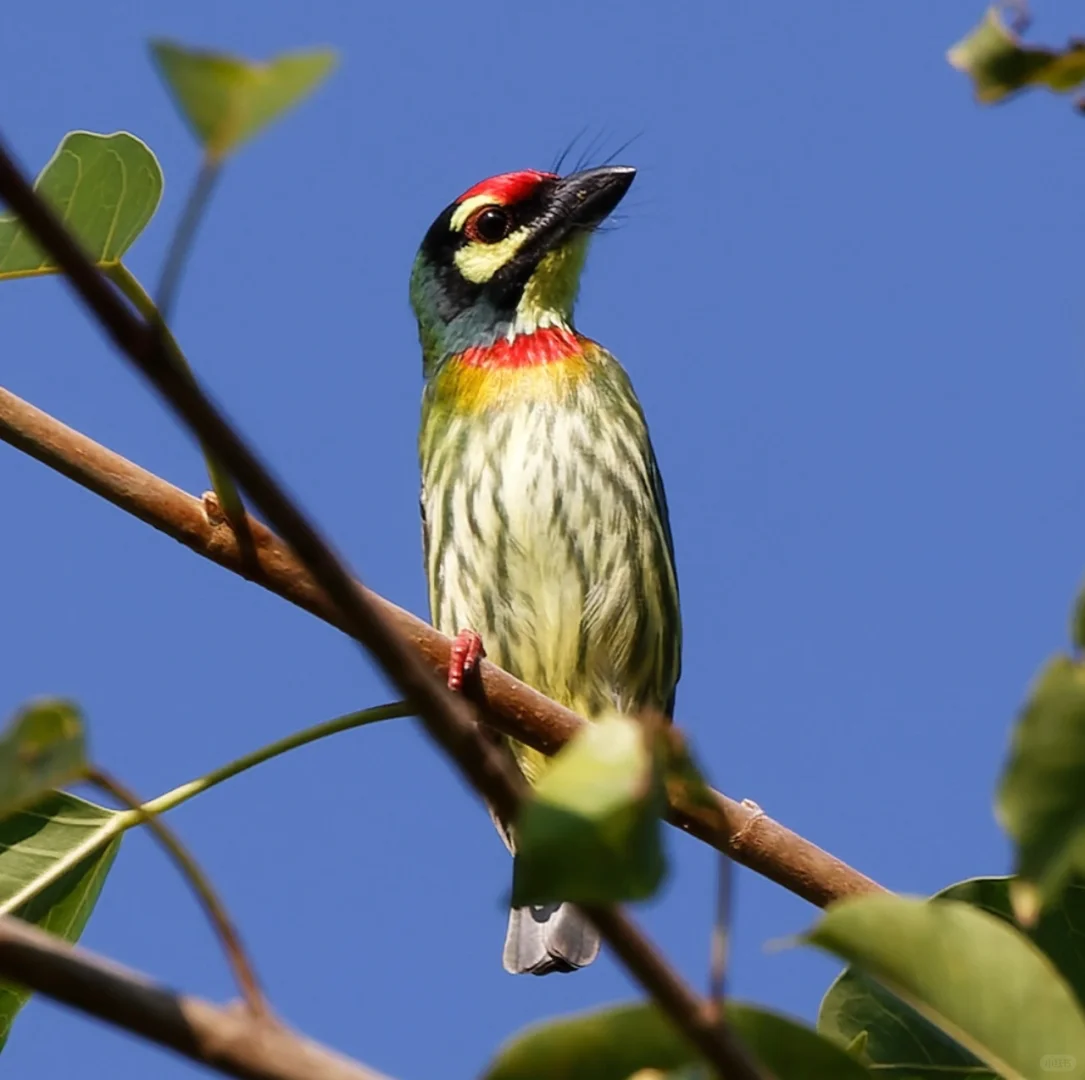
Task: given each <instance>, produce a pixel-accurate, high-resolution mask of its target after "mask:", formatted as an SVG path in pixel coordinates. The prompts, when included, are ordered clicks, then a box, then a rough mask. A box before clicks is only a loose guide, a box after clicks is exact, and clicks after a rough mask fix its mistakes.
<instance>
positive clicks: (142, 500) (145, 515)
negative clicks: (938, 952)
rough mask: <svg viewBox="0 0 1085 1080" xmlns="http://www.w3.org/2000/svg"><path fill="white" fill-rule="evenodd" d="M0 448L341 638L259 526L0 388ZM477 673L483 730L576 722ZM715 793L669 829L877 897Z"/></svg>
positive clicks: (419, 636) (414, 621)
mask: <svg viewBox="0 0 1085 1080" xmlns="http://www.w3.org/2000/svg"><path fill="white" fill-rule="evenodd" d="M0 440H3V441H4V442H7V443H10V444H11V445H12V446H14V447H16V448H17V449H19V450H21V451H23V452H24V453H26V454H28V455H30V456H31V457H33V458H36V459H37V460H38V461H41V462H42V463H44V464H45V465H48V466H49V467H50V468H52V469H55V470H56V471H57V472H60V473H62V474H63V475H64V476H67V477H68V478H69V479H70V480H74V481H75V482H76V483H77V484H80V485H81V486H83V487H85V488H87V489H89V490H90V491H93V492H94V493H95V494H97V495H100V496H101V497H102V498H103V499H107V500H108V501H109V502H111V503H113V504H114V505H115V506H117V507H119V508H120V509H122V510H124V511H126V512H127V513H129V514H132V515H134V516H135V517H137V518H139V519H140V520H141V521H143V522H146V523H147V524H148V525H151V526H153V527H154V528H155V529H157V530H159V531H160V532H163V533H165V534H166V535H167V536H170V537H172V538H173V539H174V540H177V541H178V542H180V543H182V544H184V545H185V546H186V547H188V548H189V549H191V550H192V551H194V552H196V553H197V554H198V555H202V556H203V557H204V558H206V559H210V560H212V561H213V562H216V563H218V564H219V565H220V566H223V567H225V568H226V569H227V570H231V571H233V572H234V573H236V574H240V575H241V576H243V577H246V578H248V579H249V580H250V581H254V582H256V583H257V584H258V585H261V586H263V587H264V588H265V589H268V590H269V591H271V592H273V593H275V594H277V595H278V596H281V597H282V598H283V599H284V600H289V601H290V602H291V603H293V604H296V605H297V606H298V607H301V608H304V609H305V610H306V611H309V612H311V613H312V614H314V615H316V616H317V617H319V618H321V619H323V620H325V621H326V622H328V623H331V624H332V625H333V626H336V627H338V628H339V629H341V630H345V631H346V630H347V627H346V624H345V622H344V620H343V619H342V617H341V616H340V615H339V613H338V612H337V611H336V609H335V607H334V606H333V605H332V604H331V603H330V602H329V601H328V599H327V597H326V596H325V594H324V593H323V592H322V591H321V590H320V589H319V588H318V587H317V586H316V585H315V584H314V582H313V580H312V578H311V577H310V576H309V575H308V574H307V573H306V572H305V569H304V568H303V567H302V566H301V564H300V563H299V562H298V560H297V559H296V558H295V557H294V556H293V554H292V553H291V552H290V550H289V549H288V548H287V547H286V545H285V544H283V542H282V541H281V540H279V539H278V538H277V537H276V536H275V535H274V534H273V533H271V532H270V531H269V530H268V529H267V528H266V527H265V526H263V525H261V524H260V523H259V522H257V521H253V520H252V519H250V530H251V534H252V541H253V552H252V555H251V556H248V557H247V556H246V554H245V553H244V552H243V551H242V550H241V548H240V547H239V546H238V543H237V541H236V539H235V537H234V534H233V532H232V530H231V529H230V527H229V525H228V524H227V523H226V522H225V521H224V520H223V519H222V517H221V515H220V514H218V513H216V512H215V511H216V509H217V508H216V507H215V505H214V503H201V502H200V500H198V499H194V498H193V497H192V496H191V495H188V494H187V493H186V492H184V491H182V490H181V489H180V488H176V487H174V486H173V485H172V484H170V483H168V482H167V481H165V480H162V479H160V478H159V477H157V476H155V475H154V474H153V473H150V472H147V470H146V469H142V468H140V467H139V466H138V465H135V464H133V463H132V462H131V461H128V460H127V459H126V458H123V457H121V455H120V454H116V453H114V452H113V451H112V450H108V449H106V448H105V447H104V446H101V445H100V444H99V443H96V442H95V441H94V440H93V439H90V438H88V437H87V436H86V435H83V434H81V433H80V432H78V431H75V430H73V429H72V428H70V427H67V426H66V425H65V424H62V423H61V422H60V421H59V420H56V419H55V418H53V417H52V416H49V414H48V413H45V412H42V411H41V410H40V409H37V408H35V407H34V406H33V405H30V404H29V403H27V402H25V401H23V400H22V399H21V398H18V397H16V396H15V395H14V394H12V393H10V392H9V391H7V390H4V389H2V388H0ZM208 510H210V511H211V512H210V513H208ZM359 588H361V586H359ZM368 595H369V598H370V600H371V602H372V604H373V605H374V607H376V608H377V609H378V610H379V611H380V612H381V613H382V614H383V616H384V618H385V619H386V620H387V621H388V623H390V624H391V625H392V626H394V627H395V628H396V629H397V630H398V631H399V632H400V634H402V635H403V636H404V637H405V638H406V639H407V640H408V641H409V642H410V643H411V644H412V645H413V646H414V648H416V649H417V650H418V652H419V653H420V654H421V655H422V656H424V657H425V658H426V660H427V661H428V662H429V663H430V664H432V665H433V666H434V668H435V669H436V670H437V671H438V672H442V673H443V672H444V671H446V670H447V665H448V650H449V646H450V644H451V643H450V641H449V639H448V638H447V637H445V636H444V635H443V634H441V633H438V631H436V630H435V629H434V628H433V627H432V626H430V625H429V624H428V623H425V622H423V621H422V620H421V619H418V618H416V617H415V616H414V615H411V614H410V613H409V612H407V611H404V610H403V609H402V608H399V607H396V605H395V604H392V603H390V602H389V601H387V600H384V599H383V598H381V597H380V596H377V595H376V594H375V593H369V594H368ZM347 632H349V631H347ZM480 674H481V687H480V690H479V701H480V703H481V704H483V705H484V707H485V708H486V713H485V720H486V722H487V723H488V724H490V725H491V726H493V727H495V728H497V729H498V730H500V731H503V732H504V733H505V734H507V735H511V736H513V738H516V739H519V740H520V741H521V742H524V743H527V744H528V745H529V746H534V747H535V748H536V749H538V750H542V751H544V752H546V753H553V752H554V751H555V750H557V749H558V748H559V747H561V746H562V745H563V744H564V743H565V742H566V741H567V740H568V739H570V738H571V737H572V735H573V733H574V732H575V731H576V729H577V727H578V726H579V725H580V724H581V723H582V721H581V719H580V717H578V716H577V715H576V714H575V713H573V712H571V711H570V710H568V709H566V708H564V707H563V706H561V705H558V704H556V703H555V702H553V701H551V700H550V699H549V698H546V697H543V695H542V694H540V693H538V691H536V690H533V689H532V688H531V687H529V686H526V685H525V684H524V683H522V682H519V681H518V680H517V679H514V678H513V677H512V676H511V675H509V674H507V673H506V672H504V671H502V670H501V669H500V668H498V667H495V666H494V665H493V664H491V663H488V662H487V661H483V663H482V665H481V672H480ZM473 681H474V680H472V682H473ZM714 794H715V798H716V803H717V805H716V806H714V807H707V806H702V805H701V804H700V803H698V802H695V801H693V800H690V799H688V798H685V796H684V793H682V792H679V791H675V792H672V801H671V811H670V819H671V822H672V823H673V824H674V825H676V826H678V828H680V829H683V830H685V831H686V832H688V833H690V834H692V835H693V836H696V837H697V838H698V839H699V840H702V841H704V842H705V843H706V844H709V845H710V846H712V847H714V848H716V849H717V850H718V851H722V852H724V853H726V854H727V855H730V856H731V858H733V859H734V860H735V861H736V862H739V863H742V864H743V865H744V866H748V867H750V869H752V870H755V871H757V872H758V873H759V874H762V875H764V876H765V877H767V878H769V879H771V880H772V881H775V882H776V883H777V884H779V885H782V886H783V887H784V888H786V889H789V890H790V891H791V892H793V893H796V894H797V895H799V896H801V897H803V898H804V899H805V900H808V901H810V903H812V904H816V905H817V906H818V907H824V906H825V905H826V904H828V903H830V902H832V901H833V900H839V899H841V898H843V897H845V896H853V895H857V894H859V893H863V892H871V891H875V890H877V889H878V888H879V886H878V885H876V884H875V883H874V882H873V881H871V880H870V879H869V878H868V877H865V876H864V875H863V874H861V873H859V871H857V870H853V869H852V868H851V867H850V866H848V865H847V864H846V863H843V862H841V861H840V860H839V859H837V858H834V857H833V856H832V855H829V854H827V853H826V852H825V851H823V850H822V849H821V848H819V847H817V846H816V845H814V844H812V843H810V842H809V841H808V840H804V839H803V838H802V837H801V836H797V835H796V834H795V833H793V832H791V831H790V830H789V829H786V828H784V826H782V825H780V824H778V823H777V822H775V821H773V819H772V818H770V817H768V816H767V815H765V814H764V813H763V812H762V811H761V810H759V809H757V808H756V807H753V806H752V805H751V804H748V803H739V802H736V801H735V800H733V799H729V798H727V797H726V796H725V795H720V794H719V793H714Z"/></svg>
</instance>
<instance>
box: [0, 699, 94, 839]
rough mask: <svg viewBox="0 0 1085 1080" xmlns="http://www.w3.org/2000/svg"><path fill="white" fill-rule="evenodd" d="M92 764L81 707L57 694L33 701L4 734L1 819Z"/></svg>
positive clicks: (0, 744) (0, 752)
mask: <svg viewBox="0 0 1085 1080" xmlns="http://www.w3.org/2000/svg"><path fill="white" fill-rule="evenodd" d="M86 769H87V759H86V746H85V741H84V737H83V719H82V717H81V716H80V715H79V709H78V708H77V707H76V706H75V705H73V704H72V703H71V702H68V701H60V700H56V699H43V700H41V701H36V702H33V703H32V704H30V705H27V706H26V707H25V708H23V709H20V710H19V712H18V713H16V714H15V719H14V720H12V722H11V723H10V724H9V725H8V727H7V730H6V731H4V733H3V734H2V735H0V818H2V817H5V816H6V815H8V814H10V813H12V811H14V810H18V809H19V808H20V807H23V806H26V805H27V804H28V803H32V802H34V800H35V799H38V798H40V797H41V796H42V795H44V794H45V793H46V792H48V791H49V789H50V788H54V787H60V786H61V785H62V784H67V783H70V782H71V781H73V780H76V779H78V778H79V777H80V776H82V775H84V773H85V772H86Z"/></svg>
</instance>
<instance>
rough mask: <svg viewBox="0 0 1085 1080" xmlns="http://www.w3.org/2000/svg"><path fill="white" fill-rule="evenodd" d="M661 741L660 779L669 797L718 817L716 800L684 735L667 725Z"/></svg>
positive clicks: (661, 735)
mask: <svg viewBox="0 0 1085 1080" xmlns="http://www.w3.org/2000/svg"><path fill="white" fill-rule="evenodd" d="M660 738H661V742H662V746H663V749H662V757H663V762H664V764H663V775H664V778H665V782H666V786H667V791H668V792H669V793H670V795H671V797H672V798H674V799H680V800H682V801H684V802H688V803H689V804H690V805H692V806H699V807H702V808H703V809H706V810H711V811H713V812H714V813H719V809H720V804H719V799H717V798H716V794H715V792H714V791H713V790H712V786H711V785H710V784H709V783H708V780H707V779H706V778H705V774H704V770H703V769H702V768H701V766H700V764H699V763H698V761H697V759H696V758H695V757H694V755H693V751H692V750H690V748H689V743H688V741H687V740H686V737H685V735H684V734H683V733H682V732H681V731H679V730H678V728H676V727H671V726H670V725H669V724H668V725H667V726H666V727H664V728H662V729H661V731H660Z"/></svg>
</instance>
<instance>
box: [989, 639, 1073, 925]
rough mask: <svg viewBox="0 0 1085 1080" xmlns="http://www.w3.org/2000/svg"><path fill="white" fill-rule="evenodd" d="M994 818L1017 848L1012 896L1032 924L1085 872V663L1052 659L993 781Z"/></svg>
mask: <svg viewBox="0 0 1085 1080" xmlns="http://www.w3.org/2000/svg"><path fill="white" fill-rule="evenodd" d="M997 809H998V816H999V820H1000V821H1001V822H1002V824H1003V825H1004V826H1005V828H1006V831H1007V832H1008V833H1009V834H1010V836H1011V837H1012V838H1013V840H1014V843H1015V845H1016V849H1017V872H1018V874H1019V875H1020V878H1021V879H1022V880H1021V881H1019V882H1017V883H1015V886H1014V889H1013V894H1012V896H1013V899H1014V904H1015V909H1016V910H1017V913H1018V916H1019V918H1022V919H1023V920H1024V921H1025V922H1031V921H1032V919H1034V918H1035V916H1036V914H1037V913H1038V910H1039V909H1040V908H1041V907H1042V906H1043V905H1044V904H1045V903H1050V902H1051V901H1052V900H1053V899H1054V898H1055V897H1057V896H1058V894H1059V892H1060V890H1061V889H1062V888H1063V887H1064V886H1065V885H1066V883H1067V882H1069V881H1070V879H1071V878H1072V877H1073V875H1074V874H1075V873H1085V667H1082V666H1081V665H1080V664H1077V663H1075V662H1074V661H1072V660H1070V659H1068V658H1066V657H1057V658H1056V659H1055V660H1053V661H1052V662H1051V663H1050V664H1048V666H1047V668H1046V669H1045V670H1044V671H1043V673H1042V674H1041V675H1040V678H1039V679H1038V680H1037V681H1036V684H1035V685H1034V687H1033V689H1032V693H1031V695H1030V698H1029V701H1028V703H1027V704H1026V706H1025V709H1024V711H1023V713H1022V715H1021V718H1020V720H1019V721H1018V723H1017V727H1016V729H1015V730H1014V735H1013V743H1012V746H1011V749H1010V758H1009V761H1008V762H1007V764H1006V769H1005V771H1004V773H1003V776H1002V780H1001V782H1000V784H999V790H998V798H997Z"/></svg>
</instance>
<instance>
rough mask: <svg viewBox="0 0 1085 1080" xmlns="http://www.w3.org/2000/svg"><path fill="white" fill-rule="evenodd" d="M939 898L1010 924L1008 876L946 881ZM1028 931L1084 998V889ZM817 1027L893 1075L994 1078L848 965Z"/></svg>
mask: <svg viewBox="0 0 1085 1080" xmlns="http://www.w3.org/2000/svg"><path fill="white" fill-rule="evenodd" d="M938 896H939V897H942V898H946V899H951V900H963V901H965V902H967V903H969V904H973V905H974V906H975V907H978V908H982V909H983V910H984V911H988V912H990V913H991V914H992V915H996V916H997V917H998V918H1000V919H1002V920H1004V921H1005V922H1008V923H1011V924H1012V922H1013V913H1012V910H1011V907H1010V879H1009V878H1006V877H993V878H973V879H971V880H969V881H962V882H959V883H958V884H956V885H951V886H950V887H949V888H947V889H944V890H943V891H942V892H940V893H939V894H938ZM1028 936H1029V937H1030V938H1031V939H1032V940H1033V942H1035V944H1036V945H1037V947H1038V948H1040V949H1041V950H1042V951H1043V952H1044V953H1045V954H1046V955H1047V956H1048V957H1049V958H1050V959H1051V961H1052V962H1053V963H1054V964H1055V966H1056V967H1057V968H1058V969H1059V971H1060V972H1061V973H1062V976H1063V978H1064V979H1065V980H1066V981H1067V983H1069V984H1070V988H1071V989H1072V990H1073V991H1074V993H1075V995H1076V996H1077V999H1078V1001H1079V1002H1080V1001H1085V888H1083V887H1082V886H1080V885H1071V886H1070V887H1069V888H1068V889H1067V890H1066V891H1065V892H1064V893H1063V894H1062V897H1061V898H1060V902H1059V903H1057V904H1055V905H1053V906H1052V907H1050V908H1048V909H1047V910H1045V911H1044V913H1043V915H1042V916H1041V918H1040V921H1039V923H1038V924H1037V925H1036V926H1035V927H1034V928H1033V929H1031V930H1030V931H1029V932H1028ZM818 1030H819V1031H821V1032H822V1034H824V1035H826V1036H828V1037H829V1038H832V1039H835V1040H836V1041H838V1042H841V1043H848V1044H849V1045H855V1046H857V1047H859V1048H861V1055H860V1058H861V1060H863V1061H868V1062H871V1063H873V1064H874V1065H875V1066H877V1067H879V1068H880V1069H883V1070H892V1071H893V1072H894V1074H897V1073H900V1072H903V1073H906V1074H907V1075H908V1076H909V1077H915V1078H918V1080H940V1078H941V1080H945V1078H951V1077H954V1076H960V1077H967V1078H968V1080H982V1078H985V1077H993V1076H994V1073H992V1072H991V1071H990V1070H987V1069H985V1068H984V1067H983V1065H982V1063H981V1062H980V1061H979V1059H978V1058H976V1057H975V1056H973V1055H972V1054H970V1053H968V1051H966V1050H964V1049H963V1048H962V1047H960V1046H958V1045H957V1044H956V1043H955V1042H953V1041H952V1040H951V1039H950V1038H949V1037H948V1036H947V1035H944V1034H943V1033H942V1032H941V1031H939V1030H938V1028H936V1027H935V1026H934V1025H933V1024H931V1023H928V1021H926V1020H924V1019H923V1017H922V1016H920V1015H919V1013H917V1012H916V1011H915V1010H914V1009H912V1008H911V1007H910V1006H908V1005H906V1004H905V1003H904V1002H903V1001H901V1000H900V999H899V998H896V997H894V996H893V995H892V994H890V993H889V991H888V990H885V989H884V988H882V987H881V986H880V985H879V984H878V983H876V982H875V981H874V980H873V979H871V978H870V977H869V976H867V975H864V974H863V973H862V972H860V971H858V970H856V969H855V968H848V969H847V970H846V971H845V972H843V973H842V974H841V975H840V976H839V977H838V978H837V979H836V981H835V982H834V983H833V984H832V986H830V987H829V990H828V992H827V993H826V994H825V997H824V999H823V1000H822V1003H821V1010H820V1012H819V1014H818Z"/></svg>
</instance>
